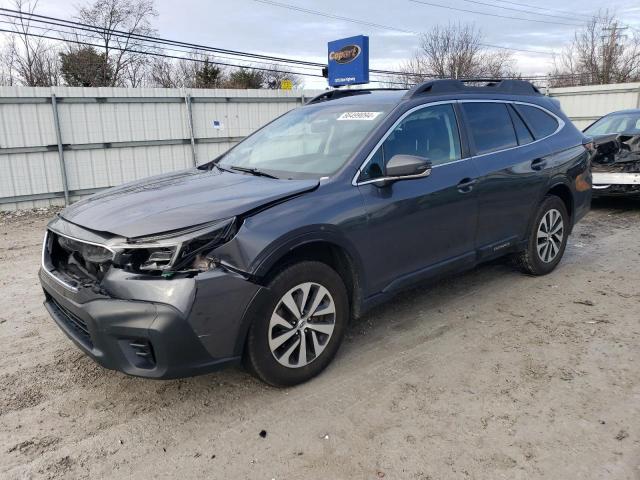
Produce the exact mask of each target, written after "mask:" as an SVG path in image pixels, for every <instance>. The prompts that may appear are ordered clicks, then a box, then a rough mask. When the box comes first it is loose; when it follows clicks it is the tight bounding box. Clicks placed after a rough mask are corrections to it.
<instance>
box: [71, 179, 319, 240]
mask: <svg viewBox="0 0 640 480" xmlns="http://www.w3.org/2000/svg"><path fill="white" fill-rule="evenodd" d="M318 183H319V182H318V180H276V179H271V178H265V177H256V176H253V175H245V174H242V173H229V172H220V171H219V170H217V169H214V170H198V169H189V170H183V171H179V172H175V173H170V174H166V175H159V176H156V177H151V178H148V179H145V180H141V181H137V182H132V183H128V184H125V185H121V186H119V187H115V188H110V189H109V190H105V191H104V192H101V193H98V194H96V195H93V196H91V197H88V198H86V199H84V200H81V201H79V202H77V203H75V204H73V205H72V206H70V207H68V208H66V209H64V210H63V211H62V213H61V216H62V217H63V218H64V219H65V220H68V221H69V222H72V223H75V224H76V225H80V226H82V227H85V228H88V229H90V230H95V231H99V232H109V233H112V234H115V235H121V236H123V237H129V238H130V237H138V236H142V235H151V234H155V233H160V232H166V231H170V230H177V229H181V228H187V227H190V226H193V225H198V224H201V223H205V222H210V221H213V220H218V219H223V218H228V217H232V216H236V215H241V214H243V213H246V212H248V211H250V210H253V209H255V208H258V207H261V206H264V205H267V204H269V203H272V202H276V201H278V200H282V199H284V198H287V197H290V196H293V195H297V194H300V193H303V192H306V191H310V190H313V189H315V188H316V187H317V186H318Z"/></svg>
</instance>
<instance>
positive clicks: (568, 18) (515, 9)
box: [462, 0, 580, 27]
mask: <svg viewBox="0 0 640 480" xmlns="http://www.w3.org/2000/svg"><path fill="white" fill-rule="evenodd" d="M462 1H463V2H467V3H475V4H477V5H484V6H486V7H492V8H501V9H503V10H511V11H512V12H520V13H529V14H532V15H539V16H542V17H549V18H558V19H561V20H571V21H576V19H575V17H564V16H561V15H551V14H548V13H539V12H534V11H533V10H522V9H520V8H513V7H504V6H501V5H496V4H494V3H485V2H480V1H478V0H462ZM537 10H539V9H537ZM575 26H576V27H578V26H580V25H579V24H575Z"/></svg>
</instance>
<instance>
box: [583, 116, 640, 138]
mask: <svg viewBox="0 0 640 480" xmlns="http://www.w3.org/2000/svg"><path fill="white" fill-rule="evenodd" d="M585 133H588V134H589V135H606V134H610V133H632V134H638V133H640V112H637V113H619V114H616V115H607V116H606V117H602V118H601V119H600V120H598V121H597V122H596V123H594V124H593V125H591V126H590V127H589V128H587V129H586V130H585Z"/></svg>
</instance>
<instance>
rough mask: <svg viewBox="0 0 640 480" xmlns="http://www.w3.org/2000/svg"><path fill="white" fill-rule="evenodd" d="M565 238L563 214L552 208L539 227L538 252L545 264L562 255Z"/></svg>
mask: <svg viewBox="0 0 640 480" xmlns="http://www.w3.org/2000/svg"><path fill="white" fill-rule="evenodd" d="M563 238H564V221H563V220H562V214H561V213H560V212H559V211H558V210H556V209H555V208H552V209H550V210H548V211H547V212H546V213H545V214H544V216H543V217H542V219H541V220H540V224H539V225H538V234H537V244H536V247H537V251H538V257H540V260H542V261H543V262H545V263H551V262H553V261H554V260H555V258H556V257H557V256H558V254H559V253H560V249H561V248H562V240H563Z"/></svg>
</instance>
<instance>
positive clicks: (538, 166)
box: [531, 158, 547, 170]
mask: <svg viewBox="0 0 640 480" xmlns="http://www.w3.org/2000/svg"><path fill="white" fill-rule="evenodd" d="M546 166H547V160H546V159H544V158H536V159H535V160H534V161H533V162H531V170H542V169H543V168H544V167H546Z"/></svg>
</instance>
